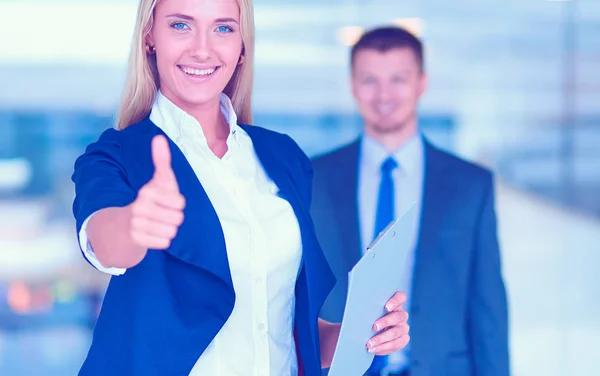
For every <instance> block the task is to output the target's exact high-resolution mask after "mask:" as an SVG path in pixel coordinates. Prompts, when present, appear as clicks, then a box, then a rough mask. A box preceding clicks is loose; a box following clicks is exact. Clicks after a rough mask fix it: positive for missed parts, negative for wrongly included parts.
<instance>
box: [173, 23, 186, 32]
mask: <svg viewBox="0 0 600 376" xmlns="http://www.w3.org/2000/svg"><path fill="white" fill-rule="evenodd" d="M171 27H172V28H173V29H175V30H186V29H188V25H186V24H184V23H183V22H175V23H172V24H171Z"/></svg>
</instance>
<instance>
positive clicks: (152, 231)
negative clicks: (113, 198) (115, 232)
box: [129, 135, 185, 249]
mask: <svg viewBox="0 0 600 376" xmlns="http://www.w3.org/2000/svg"><path fill="white" fill-rule="evenodd" d="M152 162H153V163H154V176H152V179H150V181H149V182H148V183H146V184H145V185H144V186H143V187H142V188H141V189H140V190H139V192H138V195H137V198H136V199H135V201H134V202H133V203H131V205H130V215H131V218H130V230H129V234H130V236H131V239H132V240H133V242H134V243H135V244H137V245H138V246H141V247H143V248H146V249H167V248H169V246H170V245H171V241H172V240H173V238H175V235H177V230H178V229H179V226H180V225H181V224H182V223H183V208H184V207H185V199H184V197H183V196H182V195H181V193H179V184H178V183H177V179H176V178H175V173H174V172H173V169H172V167H171V150H170V149H169V142H168V141H167V139H166V138H165V137H164V136H162V135H159V136H155V137H154V139H152Z"/></svg>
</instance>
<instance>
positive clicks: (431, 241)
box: [411, 141, 452, 313]
mask: <svg viewBox="0 0 600 376" xmlns="http://www.w3.org/2000/svg"><path fill="white" fill-rule="evenodd" d="M422 197H423V202H422V209H421V225H420V230H419V239H418V242H417V248H416V253H415V266H414V273H413V285H412V290H413V293H412V296H413V299H414V300H413V302H412V304H411V311H412V313H417V312H418V311H419V309H420V302H421V301H423V302H425V301H430V299H429V298H428V297H427V286H431V283H430V282H431V281H428V279H429V278H431V276H435V275H436V273H437V272H436V271H434V270H430V269H429V265H431V264H432V263H430V262H429V261H430V260H431V259H432V258H434V257H437V255H436V253H435V243H436V240H437V236H436V235H437V232H438V229H439V228H440V225H441V223H442V221H443V220H444V219H445V214H446V213H447V207H448V203H450V202H452V200H451V198H452V187H451V186H450V185H449V177H448V176H447V174H446V171H445V160H444V156H443V154H441V153H440V152H439V151H438V150H437V149H435V148H434V147H433V146H432V145H430V144H429V143H428V142H427V141H425V179H424V188H423V196H422ZM434 264H435V263H434ZM433 300H434V301H435V299H433Z"/></svg>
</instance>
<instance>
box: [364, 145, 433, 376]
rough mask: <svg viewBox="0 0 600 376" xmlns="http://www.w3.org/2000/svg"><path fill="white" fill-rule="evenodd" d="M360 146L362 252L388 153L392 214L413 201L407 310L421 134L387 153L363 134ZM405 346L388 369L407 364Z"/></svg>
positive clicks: (372, 223) (367, 241)
mask: <svg viewBox="0 0 600 376" xmlns="http://www.w3.org/2000/svg"><path fill="white" fill-rule="evenodd" d="M360 147H361V150H360V156H361V157H360V163H359V171H358V176H359V182H358V204H359V205H358V206H359V208H358V210H359V223H360V235H361V245H362V250H363V252H364V251H365V250H366V249H367V247H368V246H369V244H371V241H372V240H373V237H374V235H375V234H374V232H375V217H376V212H377V199H378V195H379V184H380V182H381V165H382V163H383V162H384V161H385V160H386V159H387V158H388V157H390V156H392V157H394V158H395V159H396V162H397V163H398V167H397V168H396V169H394V170H393V171H392V179H393V181H394V206H395V207H394V213H395V218H398V216H400V215H402V214H404V213H405V212H406V211H407V210H408V209H409V208H410V206H411V205H412V204H416V209H417V210H416V211H415V212H414V216H415V217H414V218H413V219H414V220H416V223H417V226H416V228H415V231H414V232H413V234H412V235H411V239H410V242H411V244H412V252H411V253H410V254H409V256H408V260H407V265H406V270H405V271H404V280H403V281H402V288H401V291H403V292H405V293H406V296H407V302H406V303H405V304H404V305H403V307H404V309H405V310H406V311H409V307H410V293H411V288H412V275H413V266H414V248H415V246H416V243H417V240H418V232H419V227H420V226H419V224H420V217H421V204H422V196H423V181H424V171H425V150H424V144H423V138H422V137H421V135H420V134H416V135H415V136H413V137H412V138H410V139H409V140H408V141H407V142H406V143H405V144H404V145H402V147H400V148H399V149H397V150H395V151H394V152H393V153H390V152H389V151H388V150H387V149H386V148H385V147H384V146H383V145H381V144H380V143H379V142H377V141H375V140H374V139H373V138H371V137H369V136H368V135H366V134H365V135H364V136H363V137H362V139H361V145H360ZM408 350H409V349H408V347H407V348H406V349H405V351H399V352H396V353H393V354H391V355H390V357H389V362H390V366H389V370H390V371H396V370H398V371H399V370H402V369H403V368H405V367H406V366H408V364H407V362H408V357H407V353H408Z"/></svg>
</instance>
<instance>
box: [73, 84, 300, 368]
mask: <svg viewBox="0 0 600 376" xmlns="http://www.w3.org/2000/svg"><path fill="white" fill-rule="evenodd" d="M221 111H222V113H223V114H224V116H225V118H226V119H227V120H228V122H229V127H230V133H229V137H228V138H227V146H228V150H227V152H226V153H225V155H224V156H223V158H222V159H219V158H218V157H216V156H215V155H214V153H213V152H212V151H211V150H210V149H209V147H208V145H207V142H206V138H205V137H204V134H203V132H202V127H201V126H200V124H199V123H198V122H197V121H196V119H194V118H193V117H191V116H190V115H188V114H187V113H185V112H184V111H182V110H181V109H180V108H178V107H177V106H176V105H175V104H173V103H172V102H171V101H170V100H169V99H167V98H166V97H165V96H163V95H162V94H161V93H159V94H158V97H157V100H156V103H155V104H154V106H153V108H152V112H151V114H150V120H152V122H153V123H154V124H156V125H157V126H158V127H160V128H161V129H162V130H163V131H164V132H165V133H166V134H167V136H169V138H170V139H172V140H173V141H174V142H175V143H176V144H177V145H178V146H179V148H180V149H181V151H182V152H183V154H184V155H185V156H186V158H187V160H188V162H189V163H190V165H191V167H192V168H193V170H194V172H195V173H196V175H197V177H198V180H199V181H200V182H201V183H202V186H203V188H204V190H205V191H206V193H207V195H208V197H209V198H210V201H211V203H212V204H213V206H214V208H215V211H216V212H217V215H218V217H219V220H220V222H221V226H222V228H223V232H224V235H225V244H226V248H227V257H228V259H229V266H230V270H231V277H232V280H233V286H234V289H235V293H236V301H235V306H234V309H233V312H232V314H231V316H230V317H229V319H228V320H227V322H226V323H225V325H224V327H223V328H222V329H221V330H220V331H219V333H218V334H217V335H216V337H215V338H214V339H213V341H212V342H211V343H210V345H209V346H208V348H207V349H206V350H205V352H204V353H203V354H202V356H200V357H199V359H198V361H197V362H196V364H195V366H194V368H193V369H192V371H191V373H190V375H192V376H203V375H224V376H229V375H232V376H233V375H244V376H247V375H253V376H267V375H272V376H280V375H297V373H298V362H297V355H296V348H295V342H294V336H293V326H294V322H293V318H294V312H295V292H294V290H295V285H296V279H297V276H298V271H299V267H300V261H301V255H302V243H301V237H300V228H299V226H298V222H297V219H296V216H295V215H294V212H293V209H292V207H291V206H290V204H289V203H288V202H287V201H286V200H284V199H282V198H280V197H279V196H278V192H279V189H278V188H277V186H276V185H275V183H274V182H273V181H271V180H270V178H269V177H268V176H267V175H266V173H265V171H264V169H263V167H262V165H261V164H260V161H259V160H258V157H257V156H256V154H255V152H254V148H253V145H252V140H251V139H250V137H249V136H248V134H247V133H246V132H245V131H244V130H243V129H242V128H241V127H239V126H238V125H237V117H236V115H235V112H234V110H233V107H232V105H231V101H230V100H229V98H228V97H227V96H226V95H224V94H222V95H221ZM90 217H91V216H90ZM88 219H89V218H88ZM86 224H87V220H86V223H84V226H83V227H82V230H81V233H80V241H81V246H82V249H83V250H84V254H85V256H86V257H87V258H88V260H89V261H90V262H91V263H92V264H93V265H94V266H96V267H97V268H98V269H99V270H101V271H104V272H106V273H110V274H113V275H120V274H123V273H125V272H126V271H125V270H124V269H118V268H104V267H103V266H102V265H101V264H100V263H99V262H98V259H97V258H96V256H95V254H94V252H93V250H92V249H91V247H90V246H89V243H88V241H87V237H86V234H85V225H86ZM199 293H200V292H199Z"/></svg>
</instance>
